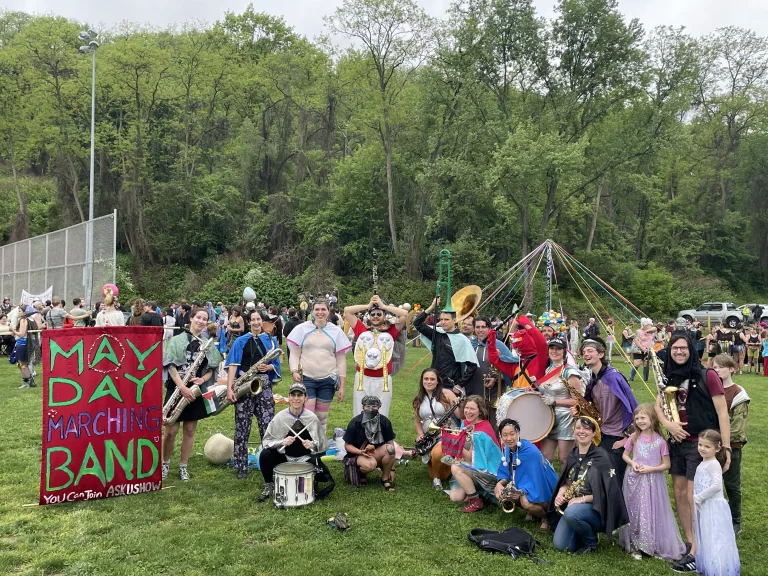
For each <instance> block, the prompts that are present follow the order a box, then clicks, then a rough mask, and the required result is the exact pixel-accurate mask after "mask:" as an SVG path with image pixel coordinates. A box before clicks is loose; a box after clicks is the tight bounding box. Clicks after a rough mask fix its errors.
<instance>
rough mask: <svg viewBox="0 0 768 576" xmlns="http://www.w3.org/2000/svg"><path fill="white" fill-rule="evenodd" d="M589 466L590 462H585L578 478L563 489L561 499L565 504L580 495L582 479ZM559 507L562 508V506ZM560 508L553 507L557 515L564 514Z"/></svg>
mask: <svg viewBox="0 0 768 576" xmlns="http://www.w3.org/2000/svg"><path fill="white" fill-rule="evenodd" d="M590 466H592V461H591V460H590V461H589V462H587V466H586V467H585V468H584V470H583V471H582V472H581V474H580V475H579V477H578V478H576V480H574V481H573V482H571V485H570V486H568V487H567V488H566V489H565V492H563V499H564V500H565V501H566V502H568V501H570V500H571V499H572V498H574V497H576V496H578V495H579V494H581V490H582V488H584V478H586V476H587V472H588V471H589V467H590ZM560 506H562V504H561V505H560ZM560 506H555V510H557V513H558V514H565V510H563V509H562V508H560Z"/></svg>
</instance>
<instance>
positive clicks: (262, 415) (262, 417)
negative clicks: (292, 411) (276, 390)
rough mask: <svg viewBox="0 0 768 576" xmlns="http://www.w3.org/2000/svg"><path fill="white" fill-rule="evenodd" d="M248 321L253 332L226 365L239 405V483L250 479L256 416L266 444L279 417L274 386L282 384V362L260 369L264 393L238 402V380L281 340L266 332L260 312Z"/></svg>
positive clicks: (237, 343) (232, 397)
mask: <svg viewBox="0 0 768 576" xmlns="http://www.w3.org/2000/svg"><path fill="white" fill-rule="evenodd" d="M248 321H249V326H250V332H249V333H248V334H245V335H243V336H240V337H239V338H238V339H237V340H235V342H234V344H232V350H230V351H229V355H228V356H227V360H226V363H225V365H226V366H227V369H228V374H227V398H228V399H229V401H230V402H232V403H233V404H234V405H235V454H234V468H235V472H236V473H237V477H238V478H239V479H244V478H245V477H246V476H247V475H248V438H249V437H250V435H251V423H252V421H253V417H254V416H256V422H257V423H258V425H259V434H260V436H261V439H262V441H263V440H264V435H265V434H266V432H267V426H268V425H269V423H270V421H271V420H272V418H274V416H275V398H274V396H273V395H272V386H273V384H275V383H277V382H279V381H280V360H279V359H275V360H272V361H271V362H268V363H265V364H263V365H262V366H259V368H258V373H257V375H256V378H257V379H258V380H260V381H261V392H260V393H259V394H256V395H253V394H246V395H245V396H243V397H241V398H240V399H239V400H238V399H237V396H236V395H235V392H234V390H233V387H232V385H233V384H234V382H235V379H236V378H238V377H240V376H241V375H242V374H244V373H245V372H247V371H248V370H249V369H250V368H251V366H253V365H254V364H256V363H257V362H258V361H259V360H260V359H261V358H262V357H263V356H264V355H265V354H266V353H267V352H268V351H269V350H270V349H272V348H275V347H277V340H276V339H275V338H274V337H272V336H268V335H267V334H264V332H262V329H261V327H262V322H263V317H262V315H261V312H260V311H259V310H252V311H251V312H249V318H248Z"/></svg>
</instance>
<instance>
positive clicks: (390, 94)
mask: <svg viewBox="0 0 768 576" xmlns="http://www.w3.org/2000/svg"><path fill="white" fill-rule="evenodd" d="M326 22H327V23H328V25H329V27H330V30H331V31H332V32H334V33H337V34H343V35H345V36H348V37H350V38H353V39H354V40H356V41H358V42H360V43H361V44H362V45H363V50H364V51H365V53H366V56H367V58H366V61H367V63H368V64H369V66H370V72H371V74H370V75H366V77H364V78H362V79H363V80H367V81H369V82H371V83H372V84H373V85H374V86H375V87H376V89H377V90H378V95H379V102H378V104H379V108H378V110H376V114H375V126H376V131H377V133H378V137H379V139H380V140H381V145H382V147H383V149H384V156H385V163H386V171H387V215H388V220H389V234H390V241H391V243H392V251H393V252H397V221H396V219H395V190H394V181H393V180H394V179H393V175H392V156H393V152H394V147H395V139H396V133H395V123H394V122H393V115H394V114H396V112H397V105H398V103H399V101H400V98H401V95H402V93H403V90H404V89H405V88H406V86H407V85H408V84H409V83H410V82H412V81H413V77H414V75H415V72H416V71H417V70H418V69H419V67H420V66H421V65H422V64H424V62H425V61H426V60H427V58H428V57H429V54H430V48H431V45H432V23H431V21H430V19H429V17H428V16H427V15H426V13H425V12H424V11H423V10H422V9H421V8H420V7H419V6H418V5H417V4H416V3H415V2H414V1H413V0H344V3H343V4H342V6H341V7H339V8H338V9H337V10H336V12H335V14H334V15H333V16H332V17H330V18H327V20H326ZM371 76H372V77H373V78H371Z"/></svg>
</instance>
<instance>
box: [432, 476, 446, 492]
mask: <svg viewBox="0 0 768 576" xmlns="http://www.w3.org/2000/svg"><path fill="white" fill-rule="evenodd" d="M432 486H434V487H435V490H442V489H443V483H442V482H441V481H440V478H433V479H432Z"/></svg>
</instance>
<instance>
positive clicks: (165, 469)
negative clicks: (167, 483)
mask: <svg viewBox="0 0 768 576" xmlns="http://www.w3.org/2000/svg"><path fill="white" fill-rule="evenodd" d="M162 468H163V480H165V479H166V478H168V472H170V471H171V463H170V462H163V467H162Z"/></svg>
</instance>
